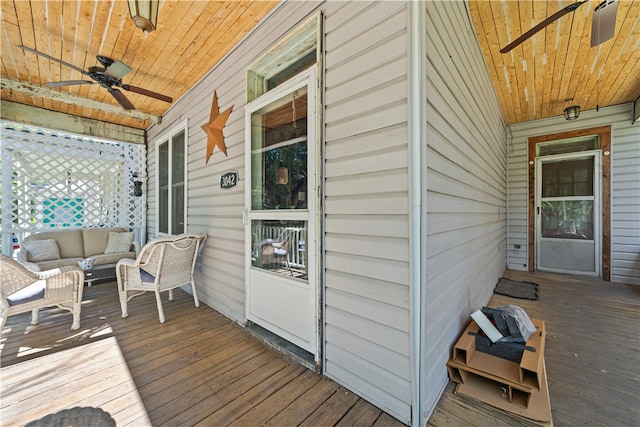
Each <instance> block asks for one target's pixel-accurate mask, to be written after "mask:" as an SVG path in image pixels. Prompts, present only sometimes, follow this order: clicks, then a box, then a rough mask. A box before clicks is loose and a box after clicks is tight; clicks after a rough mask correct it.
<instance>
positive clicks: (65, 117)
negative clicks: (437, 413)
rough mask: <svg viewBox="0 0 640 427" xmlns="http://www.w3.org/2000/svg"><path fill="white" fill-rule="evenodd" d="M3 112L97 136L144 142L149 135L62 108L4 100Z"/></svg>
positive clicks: (30, 122)
mask: <svg viewBox="0 0 640 427" xmlns="http://www.w3.org/2000/svg"><path fill="white" fill-rule="evenodd" d="M0 113H1V114H0V117H1V118H2V120H8V121H12V122H17V123H22V124H26V125H31V126H37V127H41V128H46V129H51V130H57V131H64V132H69V133H72V134H79V135H86V136H94V137H98V138H105V139H110V140H114V141H122V142H130V143H134V144H144V143H145V138H146V132H145V131H144V129H137V128H132V127H129V126H122V125H119V124H116V123H108V122H103V121H101V120H95V119H89V118H86V117H80V116H74V115H71V114H66V113H60V112H58V111H51V110H45V109H44V108H39V107H33V106H31V105H26V104H20V103H17V102H11V101H4V100H2V101H0Z"/></svg>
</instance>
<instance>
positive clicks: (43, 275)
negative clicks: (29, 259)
mask: <svg viewBox="0 0 640 427" xmlns="http://www.w3.org/2000/svg"><path fill="white" fill-rule="evenodd" d="M68 271H79V272H81V273H82V277H83V278H84V271H82V270H80V269H79V268H78V267H73V266H70V265H68V266H66V267H59V268H52V269H51V270H45V271H35V272H34V273H36V274H37V275H38V278H39V279H45V280H46V279H49V278H51V277H54V276H58V275H60V274H63V273H66V272H68Z"/></svg>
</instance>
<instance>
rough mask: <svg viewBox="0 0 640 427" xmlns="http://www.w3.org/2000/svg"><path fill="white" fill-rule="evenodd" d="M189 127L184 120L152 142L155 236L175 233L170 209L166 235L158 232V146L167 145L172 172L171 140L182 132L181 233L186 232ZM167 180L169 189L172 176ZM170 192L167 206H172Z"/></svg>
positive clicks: (171, 183)
mask: <svg viewBox="0 0 640 427" xmlns="http://www.w3.org/2000/svg"><path fill="white" fill-rule="evenodd" d="M188 130H189V127H188V120H184V121H182V122H180V123H178V124H176V125H175V126H173V127H171V128H170V129H168V130H167V131H166V132H164V133H162V134H161V135H160V136H158V137H157V138H156V140H155V142H154V148H155V155H154V160H155V165H156V173H155V180H154V181H155V201H156V206H155V233H156V236H171V235H174V234H175V233H174V232H173V231H174V230H173V227H172V223H173V221H172V220H173V216H172V215H173V213H172V209H169V211H168V212H167V215H168V224H167V225H168V230H169V232H168V233H165V232H161V231H160V145H162V144H163V143H165V142H168V143H169V171H171V170H172V167H173V164H172V162H173V150H172V148H173V145H172V141H173V138H174V137H176V136H177V135H178V134H180V132H184V153H183V158H184V167H183V170H184V176H183V190H184V191H183V192H184V197H183V199H184V200H183V206H184V212H183V223H184V230H183V232H186V231H187V217H188V216H187V211H188V205H187V201H188V200H189V197H188V187H187V176H188V171H187V166H188V164H189V162H188V158H187V154H188V147H189V132H188ZM168 180H169V185H168V186H169V188H170V189H171V188H173V174H171V173H168ZM172 193H173V192H172V191H169V202H168V203H169V206H172V204H173V203H172V202H173V200H172Z"/></svg>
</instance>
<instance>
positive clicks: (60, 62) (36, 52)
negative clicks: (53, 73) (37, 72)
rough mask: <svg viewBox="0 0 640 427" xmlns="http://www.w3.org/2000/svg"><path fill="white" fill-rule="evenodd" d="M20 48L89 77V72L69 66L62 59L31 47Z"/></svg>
mask: <svg viewBox="0 0 640 427" xmlns="http://www.w3.org/2000/svg"><path fill="white" fill-rule="evenodd" d="M18 47H19V48H20V49H23V50H26V51H27V52H31V53H35V54H36V55H40V56H42V57H44V58H47V59H50V60H51V61H55V62H57V63H58V64H62V65H64V66H67V67H69V68H71V69H73V70H76V71H77V72H79V73H82V74H84V75H87V76H88V75H89V73H87V72H86V71H85V70H83V69H82V68H80V67H76V66H75V65H73V64H69V63H68V62H64V61H62V60H60V59H58V58H54V57H53V56H50V55H47V54H46V53H42V52H38V51H37V50H35V49H31V48H30V47H26V46H18Z"/></svg>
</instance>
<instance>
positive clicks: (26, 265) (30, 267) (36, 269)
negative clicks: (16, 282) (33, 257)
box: [20, 261, 42, 273]
mask: <svg viewBox="0 0 640 427" xmlns="http://www.w3.org/2000/svg"><path fill="white" fill-rule="evenodd" d="M20 264H22V266H23V267H24V268H26V269H27V270H29V271H33V272H34V273H39V272H40V271H42V270H40V266H39V265H38V264H36V263H35V262H29V261H25V262H20Z"/></svg>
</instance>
